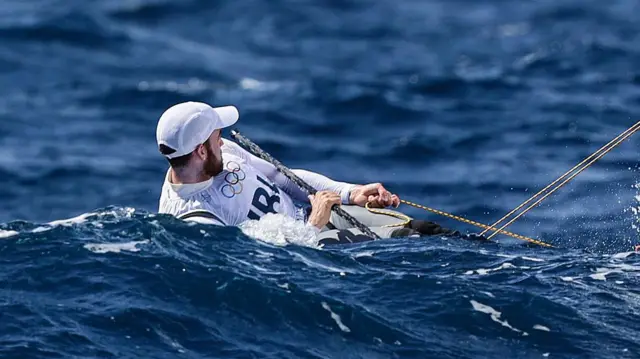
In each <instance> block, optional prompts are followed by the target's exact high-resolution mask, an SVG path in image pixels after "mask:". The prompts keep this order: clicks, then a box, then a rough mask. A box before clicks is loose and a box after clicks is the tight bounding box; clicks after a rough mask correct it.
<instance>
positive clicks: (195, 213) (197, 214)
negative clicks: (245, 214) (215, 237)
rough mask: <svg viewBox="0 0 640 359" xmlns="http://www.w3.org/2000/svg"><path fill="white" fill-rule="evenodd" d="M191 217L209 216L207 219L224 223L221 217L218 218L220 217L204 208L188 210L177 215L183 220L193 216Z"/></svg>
mask: <svg viewBox="0 0 640 359" xmlns="http://www.w3.org/2000/svg"><path fill="white" fill-rule="evenodd" d="M193 217H203V218H209V219H214V220H216V221H218V222H220V223H221V224H224V221H223V220H222V219H220V217H218V216H216V215H215V214H213V213H211V212H209V211H207V210H204V209H196V210H193V211H189V212H187V213H183V214H181V215H179V216H178V218H179V219H182V220H185V219H187V218H193Z"/></svg>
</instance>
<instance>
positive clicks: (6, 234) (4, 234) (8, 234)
mask: <svg viewBox="0 0 640 359" xmlns="http://www.w3.org/2000/svg"><path fill="white" fill-rule="evenodd" d="M18 234H20V233H18V232H16V231H5V230H3V229H0V239H2V238H9V237H13V236H17V235H18Z"/></svg>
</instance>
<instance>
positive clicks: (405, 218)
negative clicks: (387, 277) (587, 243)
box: [365, 199, 553, 247]
mask: <svg viewBox="0 0 640 359" xmlns="http://www.w3.org/2000/svg"><path fill="white" fill-rule="evenodd" d="M400 202H401V203H404V204H406V205H409V206H413V207H416V208H420V209H424V210H425V211H429V212H432V213H436V214H439V215H441V216H445V217H448V218H452V219H455V220H458V221H460V222H464V223H467V224H471V225H474V226H477V227H480V228H489V226H487V225H486V224H482V223H478V222H475V221H472V220H469V219H466V218H462V217H460V216H456V215H453V214H450V213H447V212H443V211H440V210H437V209H433V208H429V207H426V206H423V205H421V204H417V203H413V202H409V201H406V200H403V199H401V200H400ZM369 203H370V202H367V203H366V204H365V208H366V209H367V210H368V211H369V212H371V213H378V214H384V215H387V216H392V217H396V218H399V219H402V220H403V222H400V223H395V224H387V225H384V226H382V227H401V226H405V225H407V224H409V222H410V221H411V217H409V216H407V215H405V214H402V213H398V212H393V211H386V210H383V209H377V208H376V209H374V208H371V207H370V206H369ZM502 234H506V235H508V236H511V237H513V238H517V239H520V240H523V241H527V242H530V243H534V244H537V245H540V246H544V247H553V246H552V245H550V244H548V243H545V242H542V241H539V240H537V239H533V238H529V237H525V236H521V235H519V234H516V233H511V232H509V231H503V232H502Z"/></svg>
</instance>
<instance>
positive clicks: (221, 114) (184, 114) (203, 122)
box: [156, 101, 240, 158]
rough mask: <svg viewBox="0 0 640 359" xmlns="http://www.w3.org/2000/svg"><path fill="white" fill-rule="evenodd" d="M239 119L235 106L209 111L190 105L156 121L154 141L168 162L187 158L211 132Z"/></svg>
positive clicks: (177, 107) (172, 109)
mask: <svg viewBox="0 0 640 359" xmlns="http://www.w3.org/2000/svg"><path fill="white" fill-rule="evenodd" d="M239 116H240V115H239V114H238V109H236V108H235V106H223V107H211V106H209V105H207V104H206V103H202V102H192V101H190V102H182V103H179V104H177V105H174V106H172V107H170V108H169V109H167V110H166V111H165V112H164V113H163V114H162V116H160V120H159V121H158V127H157V128H156V140H157V141H158V146H159V147H161V149H160V152H161V153H162V154H163V155H164V156H165V157H167V158H175V157H180V156H184V155H186V154H189V153H191V152H193V150H195V149H196V147H198V145H200V144H202V143H204V142H205V141H206V140H207V139H208V138H209V136H211V134H212V133H213V131H215V130H217V129H221V128H225V127H229V126H231V125H233V124H234V123H236V121H238V118H239ZM160 145H164V146H160ZM165 146H166V147H168V148H166V147H165Z"/></svg>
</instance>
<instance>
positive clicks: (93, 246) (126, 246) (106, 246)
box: [84, 239, 149, 253]
mask: <svg viewBox="0 0 640 359" xmlns="http://www.w3.org/2000/svg"><path fill="white" fill-rule="evenodd" d="M146 243H149V240H148V239H145V240H143V241H133V242H126V243H88V244H85V245H84V248H86V249H88V250H90V251H91V252H94V253H120V252H121V251H129V252H139V251H140V248H138V247H137V245H138V244H146Z"/></svg>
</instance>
